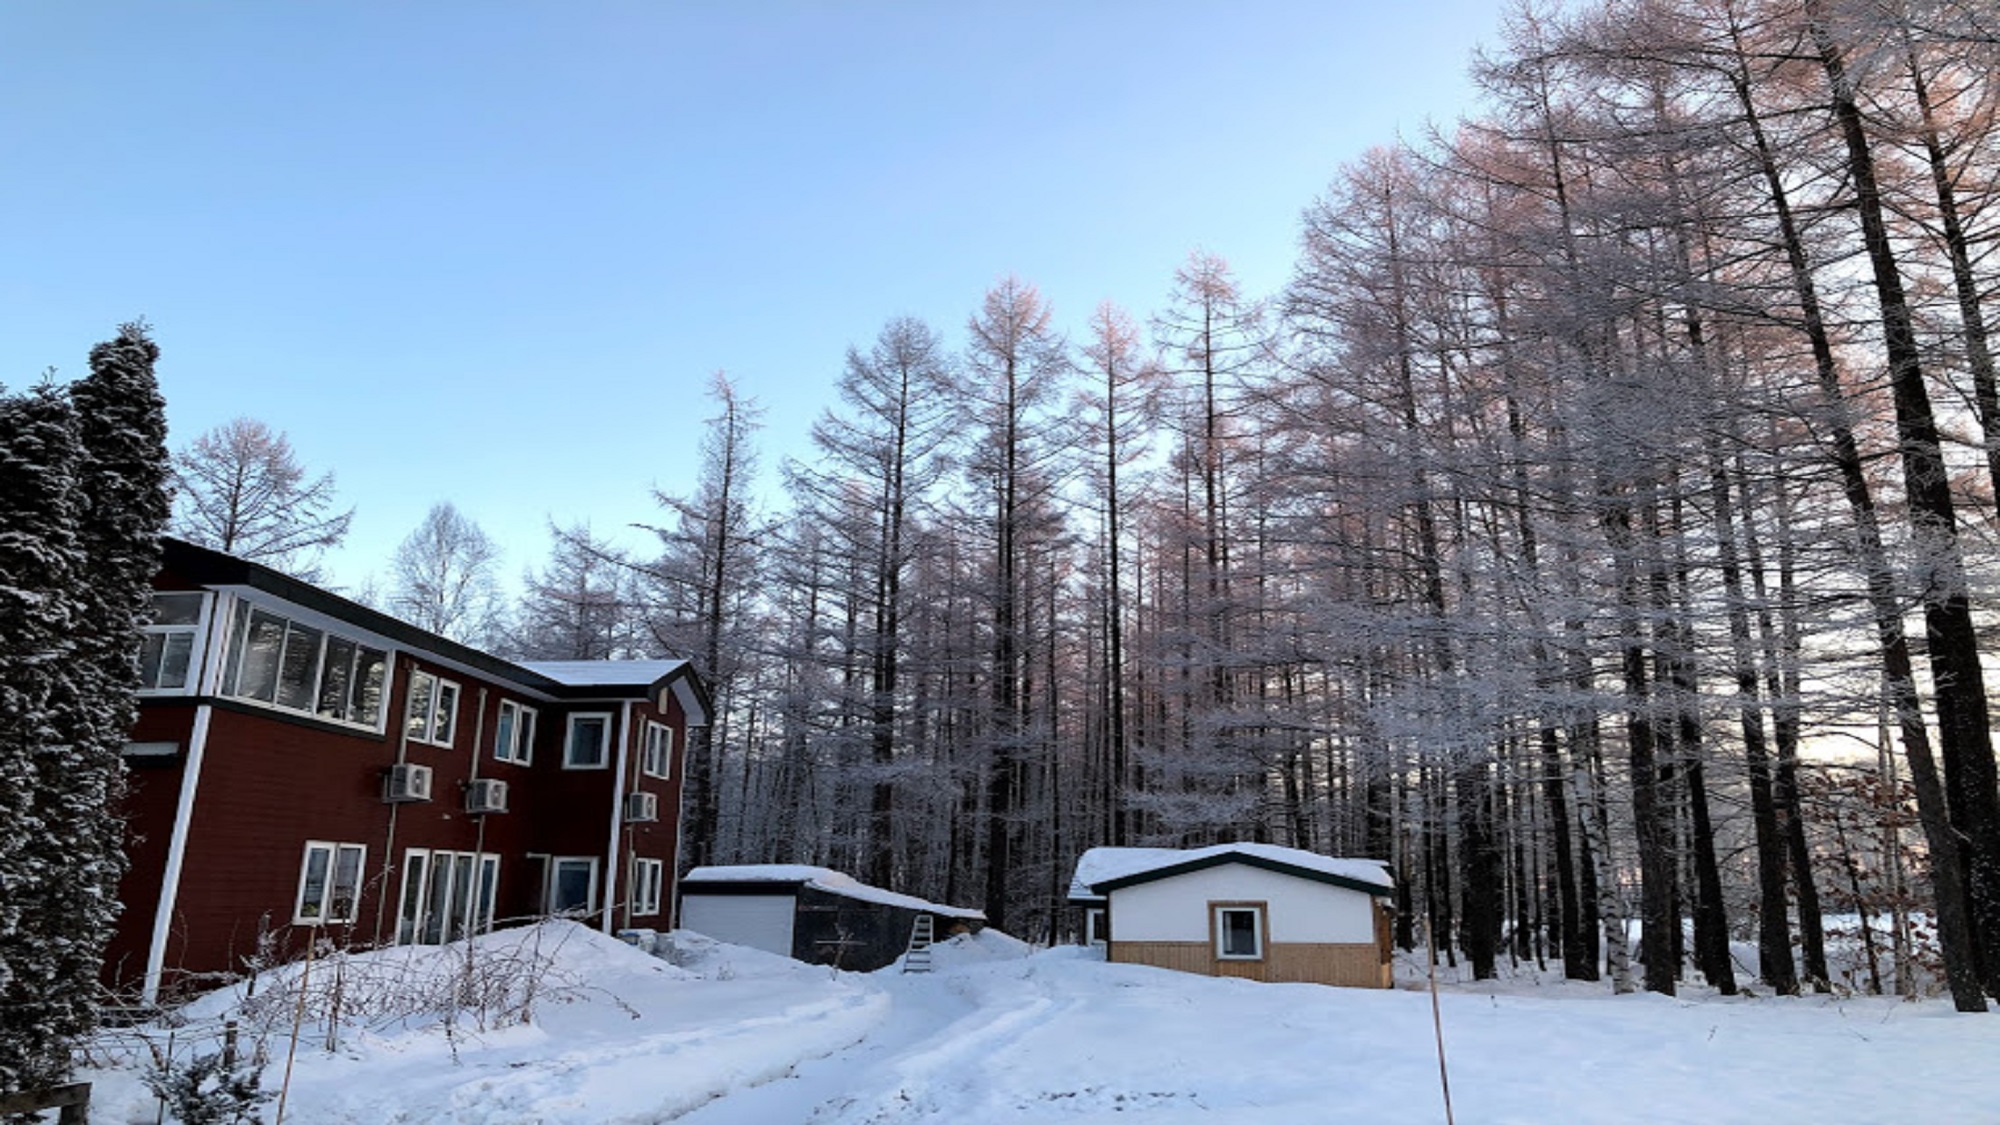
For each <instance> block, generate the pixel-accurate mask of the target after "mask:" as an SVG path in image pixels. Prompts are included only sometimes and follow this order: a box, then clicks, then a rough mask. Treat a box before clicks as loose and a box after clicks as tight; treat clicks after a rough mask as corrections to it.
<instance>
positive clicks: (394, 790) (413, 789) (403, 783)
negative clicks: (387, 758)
mask: <svg viewBox="0 0 2000 1125" xmlns="http://www.w3.org/2000/svg"><path fill="white" fill-rule="evenodd" d="M382 799H383V800H384V801H386V802H388V803H389V804H392V805H394V804H400V803H402V802H404V801H428V800H430V799H431V768H430V767H429V766H416V765H411V764H409V763H408V762H405V763H403V764H402V765H399V766H390V767H389V777H388V781H387V783H386V784H384V786H383V787H382Z"/></svg>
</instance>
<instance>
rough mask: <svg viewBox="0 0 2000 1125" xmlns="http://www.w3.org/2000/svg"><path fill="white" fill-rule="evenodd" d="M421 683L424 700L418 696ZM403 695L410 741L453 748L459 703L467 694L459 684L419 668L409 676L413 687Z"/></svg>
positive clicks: (456, 731)
mask: <svg viewBox="0 0 2000 1125" xmlns="http://www.w3.org/2000/svg"><path fill="white" fill-rule="evenodd" d="M420 682H421V683H422V684H423V685H424V691H423V694H422V696H421V697H419V695H418V692H417V685H418V683H420ZM404 694H405V696H406V697H407V699H406V702H405V703H404V706H403V712H404V720H403V721H404V722H405V723H406V724H407V725H408V728H409V732H410V741H411V742H427V743H429V744H431V745H433V746H443V747H446V748H450V746H451V744H452V739H453V738H454V737H456V736H457V734H458V700H459V697H460V696H462V695H463V694H464V692H462V691H461V690H460V689H459V686H458V681H457V680H447V679H445V678H444V677H443V676H440V675H438V674H437V673H436V672H426V671H424V670H423V669H421V668H416V669H412V670H411V672H410V686H409V687H408V688H407V689H406V690H405V692H404ZM420 711H421V714H420V713H419V712H420Z"/></svg>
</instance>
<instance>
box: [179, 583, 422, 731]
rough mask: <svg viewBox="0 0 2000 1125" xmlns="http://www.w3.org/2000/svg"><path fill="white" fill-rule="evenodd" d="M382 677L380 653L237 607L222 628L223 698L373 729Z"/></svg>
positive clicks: (384, 657)
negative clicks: (225, 644)
mask: <svg viewBox="0 0 2000 1125" xmlns="http://www.w3.org/2000/svg"><path fill="white" fill-rule="evenodd" d="M162 652H163V654H164V652H165V650H164V648H163V650H162ZM144 666H145V665H144V657H143V655H142V657H141V667H142V669H143V667H144ZM388 673H389V654H388V653H386V652H384V651H382V650H381V649H378V648H370V647H368V646H367V645H364V644H362V643H360V642H359V641H356V640H353V639H351V638H348V637H343V636H339V635H338V634H333V633H328V632H326V631H324V630H322V629H317V628H314V627H313V626H310V625H304V624H300V623H299V622H296V621H293V620H291V619H290V618H288V617H285V616H283V615H281V614H277V613H273V612H271V611H270V610H267V609H263V608H261V607H258V606H253V605H251V604H249V603H248V602H238V603H237V605H236V614H235V616H234V617H233V618H232V620H231V621H230V626H229V662H228V665H227V666H226V667H225V668H224V670H223V675H222V694H224V695H227V696H231V697H233V698H236V699H247V700H252V701H254V702H257V703H265V704H269V705H271V706H273V707H279V708H282V709H284V710H287V711H297V712H299V713H301V714H307V715H317V716H318V717H320V718H322V719H331V720H333V721H335V722H340V723H353V724H356V725H359V726H367V727H379V726H380V725H381V721H382V694H383V686H384V684H385V683H386V682H387V679H388Z"/></svg>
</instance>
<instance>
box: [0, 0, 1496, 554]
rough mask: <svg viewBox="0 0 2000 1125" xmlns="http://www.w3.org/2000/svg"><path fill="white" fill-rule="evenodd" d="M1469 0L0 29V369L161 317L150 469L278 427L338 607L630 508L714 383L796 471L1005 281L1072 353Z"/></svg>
mask: <svg viewBox="0 0 2000 1125" xmlns="http://www.w3.org/2000/svg"><path fill="white" fill-rule="evenodd" d="M1499 18H1500V5H1499V3H1497V2H1496V0H1478V2H1472V0H1427V2H1425V3H1405V4H1382V3H1379V2H1367V3H1360V2H1353V0H1319V2H1305V0H1301V2H1290V3H1277V2H1259V0H1238V2H1233V3H1224V2H1215V3H1207V4H1193V3H1166V2H1163V3H1138V2H1117V0H1103V2H1085V0H1074V2H1070V3H1054V2H1050V3H1011V4H956V3H931V4H917V3H852V4H832V3H779V2H775V0H774V2H769V3H757V2H743V3H734V4H726V3H720V2H717V3H685V4H669V3H664V2H662V3H597V2H582V3H575V4H557V3H552V2H551V3H541V4H527V3H510V2H499V3H479V4H473V3H443V2H437V3H419V4H387V3H373V2H365V0H345V2H340V3H278V4H265V3H180V4H158V3H129V4H121V3H111V2H89V3H77V4H26V3H22V4H9V5H5V6H0V99H4V101H0V104H4V106H5V112H4V113H3V114H0V162H3V163H0V166H4V167H5V168H6V170H7V171H6V174H5V175H4V176H0V247H4V253H0V381H4V382H5V383H7V384H8V385H10V386H15V387H18V386H21V385H24V384H27V383H31V382H33V381H34V380H35V379H36V378H38V377H39V375H40V373H41V372H42V371H43V370H44V369H46V368H48V367H51V366H53V367H55V368H56V369H57V371H58V374H59V375H60V376H65V377H67V376H74V375H75V374H77V373H79V372H80V371H81V370H82V368H83V364H84V356H85V354H86V352H87V351H88V348H89V346H90V344H91V343H93V342H94V341H97V340H100V339H103V338H105V337H107V336H108V335H110V334H111V332H112V331H113V330H114V328H115V326H116V325H117V324H118V323H119V322H121V321H124V320H129V319H132V318H134V317H138V316H144V317H145V318H147V319H148V320H149V321H151V322H152V324H153V326H154V331H155V337H156V339H157V340H158V341H159V343H160V345H161V348H162V350H163V353H164V354H163V356H162V359H161V364H160V377H161V382H162V386H163V389H164V390H165V393H166V395H167V399H168V415H169V420H170V422H171V425H172V427H173V438H172V441H173V444H175V445H176V446H179V445H180V444H182V443H184V442H185V441H187V440H189V439H191V438H192V437H194V436H195V435H196V434H198V433H200V432H202V431H204V430H206V429H208V428H210V427H212V426H214V425H216V424H218V423H220V422H223V421H226V420H227V419H229V418H231V417H234V416H237V415H249V416H252V417H256V418H259V419H262V420H263V421H265V422H266V423H268V424H270V425H271V426H273V427H275V428H277V429H280V430H283V431H285V432H286V433H287V434H289V436H290V437H291V440H292V442H293V444H294V446H295V447H296V448H297V449H298V451H299V453H300V455H301V456H302V458H303V459H304V460H305V461H306V462H307V463H308V464H309V465H311V466H312V467H314V468H316V469H332V470H334V471H335V472H336V473H337V474H338V478H339V482H340V491H341V495H342V497H343V499H344V501H345V502H346V503H349V504H353V505H354V506H356V508H357V515H356V519H355V523H354V528H353V533H352V535H351V537H350V540H349V544H348V546H347V547H346V548H345V549H344V550H343V551H342V552H340V553H339V554H338V555H337V556H335V557H334V558H333V560H332V563H333V570H334V575H335V577H336V579H338V580H340V581H342V582H347V583H357V582H359V581H361V580H362V579H363V578H364V577H365V576H366V575H368V574H369V573H370V572H371V571H379V570H382V569H384V566H385V563H386V560H387V557H388V555H389V553H390V552H391V551H392V550H393V549H394V546H395V544H396V542H397V541H398V540H400V539H401V538H402V536H403V535H405V534H406V533H407V532H408V531H409V530H410V529H411V528H412V527H414V526H415V525H416V523H417V521H418V520H419V519H420V518H421V517H422V515H423V513H424V512H425V511H426V510H427V509H428V508H429V507H430V505H431V504H433V503H434V502H436V501H439V500H450V501H452V502H454V503H456V504H457V505H458V506H459V507H460V508H461V509H462V510H464V511H465V512H466V513H467V514H469V515H471V516H472V517H473V518H474V519H476V520H477V521H479V523H480V524H481V525H482V526H483V527H485V528H486V529H487V531H488V532H489V533H491V534H493V536H494V537H495V538H496V539H498V540H499V541H500V542H501V544H502V546H503V547H504V548H505V550H506V552H507V558H506V566H507V569H508V571H509V573H510V574H513V573H518V572H519V571H520V570H521V569H522V568H524V567H526V566H528V565H532V564H535V563H538V562H539V561H540V560H541V558H542V557H543V555H544V554H545V552H546V549H547V539H546V535H545V534H544V532H543V528H544V527H545V526H546V524H547V522H548V521H549V520H550V519H551V518H554V519H555V520H557V521H559V522H565V523H567V522H570V521H573V520H589V521H591V522H592V523H593V524H594V525H596V526H597V527H599V528H600V529H601V530H612V529H615V528H617V527H620V526H622V525H625V524H628V523H630V522H632V521H635V520H636V521H643V520H647V519H651V518H653V517H654V514H655V509H654V508H653V506H652V504H651V502H650V499H649V496H650V490H651V489H652V488H653V487H655V486H658V487H659V488H662V489H664V490H667V491H669V492H680V491H685V490H687V489H689V488H691V487H692V484H693V475H694V456H693V453H694V446H695V443H696V442H697V441H698V439H699V436H700V426H701V421H702V419H703V418H705V417H707V416H708V415H709V414H710V413H711V410H710V404H709V402H708V401H707V400H706V399H705V398H704V397H703V396H704V392H705V389H706V387H707V385H708V379H709V375H710V373H711V372H713V371H716V370H718V369H722V370H726V371H728V372H729V373H730V375H731V377H732V378H733V379H735V380H736V382H737V384H738V386H739V387H740V389H741V390H742V391H743V392H744V393H746V394H748V395H751V396H754V397H756V398H757V399H759V400H761V401H762V402H763V404H764V405H765V407H766V408H767V417H766V429H765V432H764V439H765V440H764V447H765V450H766V453H765V458H766V463H767V467H768V466H773V465H775V464H776V462H777V461H778V459H779V458H780V457H782V456H783V455H784V454H786V453H788V452H798V453H803V452H804V451H805V450H804V441H805V435H806V431H807V427H808V426H809V425H810V423H811V421H812V419H813V418H814V417H815V416H816V415H817V414H818V413H819V412H820V411H821V410H823V409H824V408H825V407H826V406H828V405H829V404H830V403H831V399H832V395H831V388H832V385H833V382H834V379H835V378H836V377H837V375H838V373H839V371H840V367H841V363H842V358H843V356H844V354H845V351H846V349H847V347H848V346H849V345H851V344H865V343H866V342H867V341H868V340H870V339H871V338H872V337H873V336H874V334H875V332H876V331H877V329H878V328H880V326H881V325H882V324H883V323H884V322H885V321H887V320H888V319H890V318H891V317H895V316H901V315H913V316H917V317H920V318H923V319H925V320H927V321H929V322H931V323H932V324H933V325H934V326H935V327H937V328H938V329H940V330H941V331H942V332H944V333H945V334H946V336H947V338H948V339H951V340H953V341H954V342H956V341H957V340H958V339H959V338H960V336H961V335H962V328H963V325H964V322H965V319H966V317H967V315H968V314H969V313H970V312H971V311H972V310H973V309H974V308H975V307H976V306H977V304H978V302H979V299H980V297H981V295H982V294H983V293H984V292H985V291H986V289H987V288H988V287H989V286H990V285H991V284H992V283H993V282H994V281H995V280H997V279H998V278H1000V277H1002V276H1004V275H1006V274H1010V273H1011V274H1014V275H1016V276H1019V277H1021V278H1023V279H1024V280H1027V281H1029V282H1032V283H1033V284H1035V285H1037V286H1038V287H1039V288H1040V289H1041V290H1042V292H1043V293H1044V295H1045V296H1046V297H1048V298H1049V300H1050V301H1051V302H1052V304H1053V305H1054V308H1055V312H1056V316H1057V320H1058V323H1059V324H1060V325H1062V326H1063V327H1064V328H1065V329H1066V330H1068V331H1069V332H1070V333H1071V334H1072V336H1076V335H1078V334H1080V332H1081V329H1082V326H1083V323H1084V318H1085V317H1086V316H1087V314H1088V313H1089V311H1090V309H1091V308H1092V307H1094V306H1095V304H1096V303H1097V302H1098V301H1100V300H1103V299H1107V298H1108V299H1111V300H1115V301H1118V302H1120V303H1121V304H1123V305H1125V306H1126V307H1127V308H1128V309H1129V310H1131V311H1132V312H1133V313H1134V314H1135V315H1136V316H1139V317H1142V318H1143V317H1144V316H1146V315H1148V314H1149V313H1150V312H1151V311H1152V310H1153V309H1155V308H1156V307H1157V306H1158V305H1159V304H1160V303H1161V301H1162V299H1163V298H1164V296H1165V294H1166V292H1167V290H1168V287H1169V285H1170V283H1171V279H1172V276H1173V271H1174V269H1175V268H1176V267H1177V266H1178V265H1179V264H1180V263H1181V262H1182V260H1184V259H1185V258H1186V256H1187V254H1188V253H1189V252H1190V251H1191V250H1193V249H1195V248H1197V247H1199V248H1203V249H1206V250H1208V251H1210V252H1213V253H1217V254H1221V255H1222V256H1224V257H1226V258H1228V259H1229V260H1230V261H1231V263H1232V264H1233V265H1234V266H1235V267H1236V269H1237V271H1238V273H1239V276H1240V277H1241V279H1242V280H1243V281H1244V283H1245V285H1246V287H1247V288H1248V289H1250V290H1251V291H1252V292H1256V293H1262V292H1270V291H1273V290H1275V289H1277V288H1278V287H1279V286H1281V285H1282V284H1283V283H1284V280H1285V278H1286V275H1287V273H1288V272H1289V270H1290V268H1291V265H1292V259H1293V250H1294V246H1295V243H1296V238H1297V227H1298V215H1299V212H1300V211H1301V209H1303V208H1304V207H1305V206H1306V205H1307V204H1309V203H1310V202H1311V200H1312V199H1313V197H1314V196H1315V195H1316V194H1317V193H1318V192H1320V191H1321V190H1322V189H1323V188H1324V186H1325V185H1326V184H1327V182H1328V181H1329V180H1330V179H1331V178H1332V176H1333V175H1334V173H1335V172H1336V170H1337V169H1338V168H1339V166H1340V165H1341V164H1342V163H1343V162H1345V161H1347V160H1350V159H1352V158H1354V157H1356V156H1358V155H1359V154H1360V153H1361V152H1362V151H1364V150H1365V149H1367V148H1369V147H1370V146H1373V145H1378V144H1385V143H1389V142H1391V141H1393V140H1394V139H1395V138H1396V136H1398V135H1399V133H1400V134H1402V135H1416V134H1419V133H1421V131H1422V130H1423V129H1424V128H1425V126H1426V123H1427V122H1430V121H1443V122H1449V121H1450V120H1451V119H1452V118H1453V117H1454V116H1455V115H1457V114H1458V113H1460V112H1462V111H1464V110H1465V109H1466V107H1467V106H1468V104H1469V100H1470V97H1471V94H1470V87H1469V84H1468V83H1467V81H1466V78H1465V74H1466V68H1467V62H1468V60H1469V58H1470V53H1471V51H1472V50H1473V49H1474V47H1475V46H1476V45H1477V44H1479V43H1480V42H1482V41H1488V42H1490V41H1491V40H1492V38H1493V36H1494V33H1495V31H1496V29H1497V26H1498V22H1499Z"/></svg>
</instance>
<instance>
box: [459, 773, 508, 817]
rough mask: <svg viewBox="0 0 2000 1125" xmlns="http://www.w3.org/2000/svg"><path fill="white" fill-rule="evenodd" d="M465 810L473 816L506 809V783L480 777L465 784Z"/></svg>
mask: <svg viewBox="0 0 2000 1125" xmlns="http://www.w3.org/2000/svg"><path fill="white" fill-rule="evenodd" d="M465 811H466V812H468V813H471V814H472V815H474V816H478V815H480V814H482V813H496V812H506V811H507V783H506V782H504V781H494V780H491V779H490V778H481V779H479V780H477V781H473V782H468V783H467V784H466V786H465Z"/></svg>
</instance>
